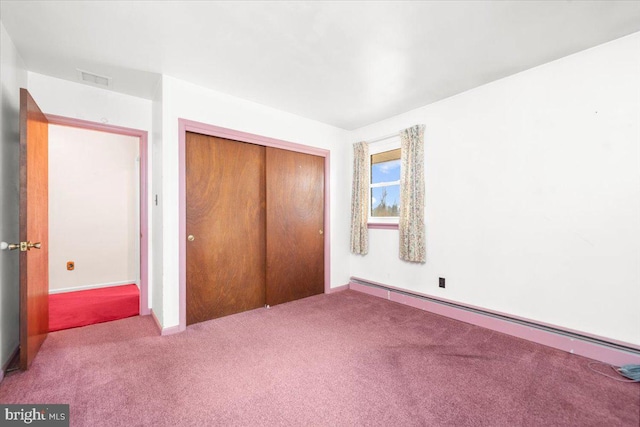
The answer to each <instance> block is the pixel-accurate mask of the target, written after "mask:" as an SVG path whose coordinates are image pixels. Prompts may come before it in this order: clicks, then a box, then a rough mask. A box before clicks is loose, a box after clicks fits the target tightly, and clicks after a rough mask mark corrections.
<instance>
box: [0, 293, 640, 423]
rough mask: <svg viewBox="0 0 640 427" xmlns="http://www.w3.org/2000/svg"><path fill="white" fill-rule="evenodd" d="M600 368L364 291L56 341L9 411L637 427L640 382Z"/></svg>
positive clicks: (62, 334)
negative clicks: (51, 408) (44, 408)
mask: <svg viewBox="0 0 640 427" xmlns="http://www.w3.org/2000/svg"><path fill="white" fill-rule="evenodd" d="M590 362H591V360H589V359H586V358H583V357H580V356H576V355H571V354H568V353H565V352H561V351H558V350H554V349H551V348H548V347H544V346H541V345H538V344H535V343H531V342H528V341H524V340H521V339H518V338H514V337H510V336H507V335H503V334H500V333H497V332H493V331H490V330H487V329H483V328H480V327H476V326H472V325H469V324H466V323H462V322H458V321H455V320H451V319H447V318H445V317H441V316H437V315H434V314H430V313H427V312H424V311H420V310H417V309H413V308H411V307H407V306H403V305H399V304H396V303H393V302H390V301H387V300H383V299H378V298H375V297H372V296H368V295H364V294H361V293H357V292H354V291H344V292H339V293H336V294H330V295H317V296H314V297H310V298H306V299H303V300H299V301H294V302H291V303H287V304H282V305H278V306H275V307H272V308H270V309H258V310H253V311H249V312H245V313H240V314H237V315H233V316H228V317H224V318H220V319H216V320H212V321H208V322H204V323H200V324H197V325H193V326H190V327H189V328H188V329H187V331H186V332H184V333H181V334H177V335H171V336H166V337H160V336H158V332H157V330H156V327H155V325H154V322H153V320H152V319H151V318H150V317H149V316H145V317H132V318H128V319H124V320H119V321H116V322H110V323H102V324H98V325H92V326H89V327H86V328H77V329H70V330H65V331H59V332H55V333H52V334H49V337H48V338H47V340H46V341H45V343H44V344H43V347H42V350H41V351H40V353H39V354H38V356H37V357H36V359H35V361H34V363H33V365H32V368H31V369H30V370H29V371H27V372H18V373H12V374H9V375H8V376H7V377H6V378H5V380H4V381H3V383H2V384H1V385H0V402H3V403H68V404H70V410H71V425H72V426H133V425H138V426H298V425H304V426H310V425H313V426H419V425H420V426H509V427H512V426H632V427H638V424H639V422H640V412H639V411H640V409H639V408H640V385H639V384H632V383H620V382H617V381H614V380H611V379H609V378H606V377H603V376H601V375H598V374H596V373H594V372H592V371H591V370H590V369H589V366H588V365H589V363H590Z"/></svg>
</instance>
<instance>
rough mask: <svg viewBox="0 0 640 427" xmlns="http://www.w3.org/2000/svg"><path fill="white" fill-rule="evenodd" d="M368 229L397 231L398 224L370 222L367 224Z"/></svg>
mask: <svg viewBox="0 0 640 427" xmlns="http://www.w3.org/2000/svg"><path fill="white" fill-rule="evenodd" d="M367 228H373V229H378V230H397V229H398V224H389V223H379V222H370V223H368V224H367Z"/></svg>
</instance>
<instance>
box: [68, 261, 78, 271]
mask: <svg viewBox="0 0 640 427" xmlns="http://www.w3.org/2000/svg"><path fill="white" fill-rule="evenodd" d="M74 268H76V263H75V262H73V261H69V262H67V270H69V271H71V270H73V269H74Z"/></svg>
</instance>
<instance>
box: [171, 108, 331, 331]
mask: <svg viewBox="0 0 640 427" xmlns="http://www.w3.org/2000/svg"><path fill="white" fill-rule="evenodd" d="M187 132H193V133H199V134H202V135H207V136H214V137H218V138H226V139H231V140H234V141H239V142H248V143H251V144H257V145H262V146H265V147H273V148H281V149H283V150H289V151H294V152H298V153H304V154H312V155H314V156H319V157H322V158H324V189H325V191H324V236H325V237H324V293H329V292H330V291H331V280H330V278H331V253H330V252H331V246H330V242H331V237H330V236H331V223H330V220H329V218H330V211H331V209H330V204H329V200H330V197H329V196H330V186H329V171H330V163H329V162H330V153H329V150H325V149H323V148H317V147H311V146H308V145H303V144H297V143H294V142H288V141H282V140H279V139H274V138H269V137H266V136H261V135H255V134H252V133H247V132H242V131H238V130H234V129H228V128H223V127H220V126H214V125H209V124H206V123H200V122H196V121H193V120H187V119H178V133H179V140H178V176H179V181H178V198H179V200H178V202H179V224H178V227H179V230H178V237H179V242H180V243H179V248H178V250H179V256H180V260H179V276H180V283H179V285H180V295H179V298H180V306H179V307H180V312H179V314H180V324H179V326H178V328H179V330H180V331H183V330H185V329H186V328H187V226H186V224H187V210H186V209H187V203H186V178H185V177H186V173H185V172H186V171H185V166H186V164H185V147H186V139H187Z"/></svg>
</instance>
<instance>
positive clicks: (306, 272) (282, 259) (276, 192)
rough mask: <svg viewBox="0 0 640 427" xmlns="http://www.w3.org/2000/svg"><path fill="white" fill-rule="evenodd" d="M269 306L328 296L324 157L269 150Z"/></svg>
mask: <svg viewBox="0 0 640 427" xmlns="http://www.w3.org/2000/svg"><path fill="white" fill-rule="evenodd" d="M266 158H267V167H266V170H267V304H269V305H276V304H281V303H284V302H288V301H293V300H297V299H300V298H305V297H308V296H311V295H316V294H320V293H322V292H324V238H325V236H324V158H323V157H319V156H313V155H310V154H303V153H297V152H293V151H287V150H281V149H277V148H270V147H267V154H266Z"/></svg>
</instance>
